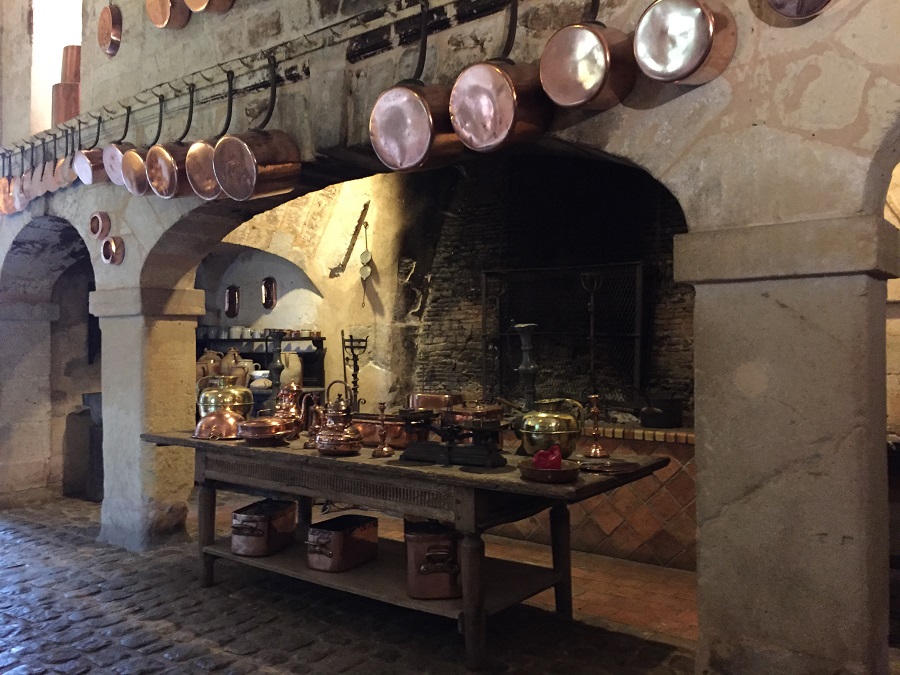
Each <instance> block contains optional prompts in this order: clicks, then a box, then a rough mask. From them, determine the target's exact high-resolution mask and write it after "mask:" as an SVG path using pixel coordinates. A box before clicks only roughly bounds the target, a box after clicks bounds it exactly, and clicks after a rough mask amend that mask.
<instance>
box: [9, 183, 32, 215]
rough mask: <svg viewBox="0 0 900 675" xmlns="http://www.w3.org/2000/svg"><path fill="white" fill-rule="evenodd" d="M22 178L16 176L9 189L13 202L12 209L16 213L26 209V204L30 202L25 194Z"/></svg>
mask: <svg viewBox="0 0 900 675" xmlns="http://www.w3.org/2000/svg"><path fill="white" fill-rule="evenodd" d="M22 178H23V177H22V176H16V177H15V178H13V179H12V186H11V187H10V193H11V194H12V200H13V208H14V209H15V210H16V211H17V212H21V211H24V210H25V209H26V208H28V203H29V202H30V201H31V200H30V199H29V198H28V196H27V195H26V194H25V190H24V185H23V182H22Z"/></svg>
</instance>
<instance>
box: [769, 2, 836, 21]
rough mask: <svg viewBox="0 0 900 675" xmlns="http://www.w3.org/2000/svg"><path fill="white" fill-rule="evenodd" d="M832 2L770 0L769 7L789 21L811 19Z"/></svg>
mask: <svg viewBox="0 0 900 675" xmlns="http://www.w3.org/2000/svg"><path fill="white" fill-rule="evenodd" d="M830 1H831V0H769V6H770V7H771V8H772V9H774V10H775V11H776V12H778V13H779V14H781V15H782V16H786V17H787V18H789V19H798V20H799V19H809V18H810V17H813V16H815V15H816V14H818V13H819V12H821V11H822V10H824V9H825V7H826V6H828V3H829V2H830Z"/></svg>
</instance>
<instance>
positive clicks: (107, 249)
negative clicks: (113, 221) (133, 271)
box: [100, 237, 125, 265]
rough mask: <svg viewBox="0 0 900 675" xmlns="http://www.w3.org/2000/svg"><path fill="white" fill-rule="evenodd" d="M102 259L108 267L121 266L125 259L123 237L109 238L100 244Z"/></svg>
mask: <svg viewBox="0 0 900 675" xmlns="http://www.w3.org/2000/svg"><path fill="white" fill-rule="evenodd" d="M100 259H101V260H102V261H103V262H104V263H106V264H107V265H121V264H122V261H123V260H124V259H125V242H123V241H122V237H107V238H106V239H104V240H103V241H102V242H101V243H100Z"/></svg>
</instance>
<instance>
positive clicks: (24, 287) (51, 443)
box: [0, 216, 90, 492]
mask: <svg viewBox="0 0 900 675" xmlns="http://www.w3.org/2000/svg"><path fill="white" fill-rule="evenodd" d="M78 264H80V265H81V266H82V267H83V268H85V270H86V271H85V272H84V273H85V274H90V254H89V251H88V248H87V246H86V245H85V243H84V241H83V240H82V239H81V237H80V235H79V233H78V231H77V230H76V229H75V228H74V227H73V226H72V225H71V224H70V223H69V222H68V221H66V220H63V219H61V218H55V217H50V216H41V217H38V218H35V219H33V220H31V221H30V222H28V223H27V224H25V225H24V226H23V227H22V228H21V229H20V230H19V231H18V233H16V235H15V236H14V238H13V239H12V242H11V244H10V246H9V248H8V250H7V253H6V255H5V257H4V259H3V261H2V267H0V335H2V339H3V343H4V346H5V350H4V360H3V365H2V370H0V378H2V381H3V387H2V390H0V419H2V432H0V434H2V441H0V453H2V457H0V465H2V470H0V476H2V479H0V492H11V491H15V490H23V489H29V488H41V487H47V486H51V485H52V486H57V485H59V483H60V482H61V474H62V465H63V450H62V445H63V440H62V439H63V435H64V432H63V429H62V428H61V426H60V425H61V424H63V425H64V420H63V421H60V420H59V419H54V412H53V411H54V404H53V400H54V395H53V386H54V385H53V383H51V370H52V365H53V363H52V358H51V344H52V340H51V336H52V332H53V323H54V322H55V321H56V320H57V319H58V318H59V307H58V306H57V305H56V304H55V303H54V302H53V295H52V294H53V290H54V286H55V284H56V281H57V280H58V279H59V278H60V276H61V275H63V274H64V273H65V272H66V271H67V270H69V269H71V268H72V267H73V266H74V265H78ZM84 321H85V322H86V316H84ZM81 347H82V348H83V350H84V352H85V354H84V356H85V358H86V351H87V350H86V343H85V344H83V345H81ZM51 420H53V423H51Z"/></svg>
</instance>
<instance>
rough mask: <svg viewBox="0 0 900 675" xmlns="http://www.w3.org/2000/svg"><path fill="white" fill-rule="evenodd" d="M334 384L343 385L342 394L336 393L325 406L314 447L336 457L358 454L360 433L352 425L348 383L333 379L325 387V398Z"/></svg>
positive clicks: (360, 439)
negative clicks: (333, 398)
mask: <svg viewBox="0 0 900 675" xmlns="http://www.w3.org/2000/svg"><path fill="white" fill-rule="evenodd" d="M336 384H342V385H344V394H343V395H342V394H338V395H337V398H336V399H335V400H334V401H331V402H329V403H328V405H327V406H326V408H325V420H326V421H325V426H324V427H323V428H322V430H321V431H319V433H318V434H316V448H317V449H318V450H319V453H320V454H323V455H332V456H336V457H342V456H347V455H358V454H359V451H360V450H362V434H361V433H360V432H359V429H357V428H356V427H355V426H353V420H352V415H353V407H352V406H351V405H350V385H349V384H347V383H346V382H344V381H343V380H335V381H334V382H332V383H331V384H329V385H328V387H327V388H326V389H325V398H326V399H328V398H329V393H330V392H331V388H332V387H333V386H334V385H336ZM344 396H346V398H344Z"/></svg>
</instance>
